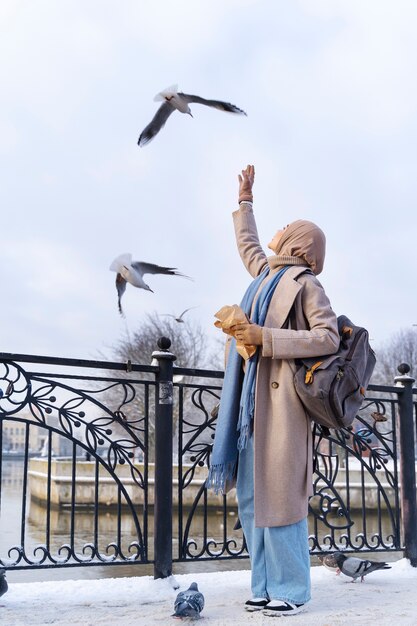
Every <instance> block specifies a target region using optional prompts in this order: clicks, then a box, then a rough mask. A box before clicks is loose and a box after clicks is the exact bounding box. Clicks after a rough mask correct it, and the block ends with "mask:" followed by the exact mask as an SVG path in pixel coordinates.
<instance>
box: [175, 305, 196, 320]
mask: <svg viewBox="0 0 417 626" xmlns="http://www.w3.org/2000/svg"><path fill="white" fill-rule="evenodd" d="M195 308H196V307H195V306H190V308H188V309H185V311H183V312H182V313H181V315H179V316H178V319H182V317H183V316H184V315H185V314H186V313H187V311H191V309H195Z"/></svg>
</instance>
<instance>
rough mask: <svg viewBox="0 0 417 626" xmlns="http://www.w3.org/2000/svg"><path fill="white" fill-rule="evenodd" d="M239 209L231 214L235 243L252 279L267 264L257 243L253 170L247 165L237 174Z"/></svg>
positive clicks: (251, 166)
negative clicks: (253, 206)
mask: <svg viewBox="0 0 417 626" xmlns="http://www.w3.org/2000/svg"><path fill="white" fill-rule="evenodd" d="M238 179H239V209H238V210H237V211H235V212H234V213H233V222H234V227H235V235H236V243H237V247H238V250H239V254H240V257H241V259H242V261H243V263H244V265H245V267H246V269H247V270H248V272H249V273H250V274H251V276H253V277H254V278H255V277H256V276H258V275H259V274H260V273H261V272H262V270H263V269H264V268H265V266H266V264H267V257H266V254H265V252H264V250H263V249H262V246H261V244H260V243H259V236H258V229H257V228H256V222H255V216H254V214H253V210H252V201H253V195H252V187H253V183H254V180H255V168H254V166H253V165H248V166H247V167H246V169H244V170H242V175H240V174H239V176H238Z"/></svg>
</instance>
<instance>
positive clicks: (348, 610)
mask: <svg viewBox="0 0 417 626" xmlns="http://www.w3.org/2000/svg"><path fill="white" fill-rule="evenodd" d="M391 565H392V569H390V570H382V571H379V572H374V573H372V574H369V576H368V577H367V578H366V579H365V582H363V583H360V582H356V583H355V584H352V583H351V582H350V579H348V578H346V577H344V576H343V575H340V576H336V575H335V574H334V573H333V572H330V571H329V570H327V569H325V568H324V567H321V566H319V567H313V568H312V570H311V572H312V585H313V599H312V601H311V602H310V603H309V605H308V609H307V610H306V611H305V612H304V613H301V614H299V615H293V616H292V617H286V618H283V619H284V620H286V623H287V621H288V622H289V623H290V624H291V625H294V626H296V625H297V624H304V626H306V625H307V626H310V624H311V625H316V624H317V625H319V624H320V625H321V626H335V625H337V624H346V625H349V626H350V625H351V624H361V626H363V624H366V623H376V624H378V626H380V625H388V624H389V625H390V626H391V625H392V624H393V623H398V624H401V626H403V625H404V626H406V625H410V626H411V625H413V626H415V625H416V624H417V602H416V595H417V568H413V567H411V565H410V564H409V562H408V561H407V560H406V559H401V560H399V561H396V562H394V563H392V564H391ZM249 579H250V572H249V571H248V570H241V571H233V572H211V573H208V574H207V573H206V574H201V573H199V574H181V575H178V576H175V580H176V581H177V583H178V584H179V585H180V589H186V588H187V587H188V586H189V584H190V583H191V582H193V581H196V582H197V583H198V585H199V588H200V591H202V592H203V593H204V596H205V601H206V603H205V607H204V610H203V612H202V614H201V616H202V618H204V619H202V620H201V621H199V622H197V623H199V624H200V625H201V626H231V625H236V626H240V625H244V624H251V625H252V626H257V625H260V624H262V625H266V624H270V623H271V620H276V619H277V618H274V617H266V616H264V615H262V614H261V613H247V612H245V611H244V609H243V603H244V601H245V600H246V599H247V598H248V597H250V594H249ZM177 593H178V590H174V589H173V588H172V586H171V585H170V583H169V581H168V580H154V579H153V578H152V577H150V576H142V577H134V578H107V579H102V580H63V581H54V582H36V583H10V584H9V591H8V592H7V593H6V594H5V595H4V596H3V597H2V598H1V599H0V622H1V623H2V624H5V625H7V626H32V625H35V624H36V626H44V625H46V624H60V625H62V626H66V625H68V626H69V625H70V624H71V625H75V626H77V625H79V626H81V625H82V626H93V625H94V626H97V625H108V624H109V625H110V624H118V625H119V626H130V625H132V626H133V625H134V626H154V625H157V624H158V625H162V624H163V625H165V624H179V623H181V621H180V620H175V619H174V618H172V617H171V614H172V611H173V605H174V599H175V597H176V594H177ZM184 621H186V622H188V620H184Z"/></svg>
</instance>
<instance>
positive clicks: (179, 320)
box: [163, 306, 196, 324]
mask: <svg viewBox="0 0 417 626" xmlns="http://www.w3.org/2000/svg"><path fill="white" fill-rule="evenodd" d="M195 308H196V307H195V306H192V307H190V308H189V309H185V311H183V312H182V313H181V315H179V316H178V317H175V315H171V313H163V315H164V317H173V318H174V320H175V321H176V322H179V323H180V324H184V320H183V319H182V318H183V317H184V315H185V314H186V313H187V311H191V309H195Z"/></svg>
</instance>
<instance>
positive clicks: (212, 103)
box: [178, 93, 247, 115]
mask: <svg viewBox="0 0 417 626" xmlns="http://www.w3.org/2000/svg"><path fill="white" fill-rule="evenodd" d="M178 96H179V97H180V98H183V99H184V100H185V101H186V102H188V103H189V104H191V103H193V102H195V103H197V104H205V105H206V106H208V107H214V108H215V109H220V111H227V112H228V113H239V114H240V115H247V113H245V111H243V110H242V109H239V107H237V106H236V105H234V104H230V102H223V101H222V100H206V98H200V96H191V95H189V94H187V93H179V94H178Z"/></svg>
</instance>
